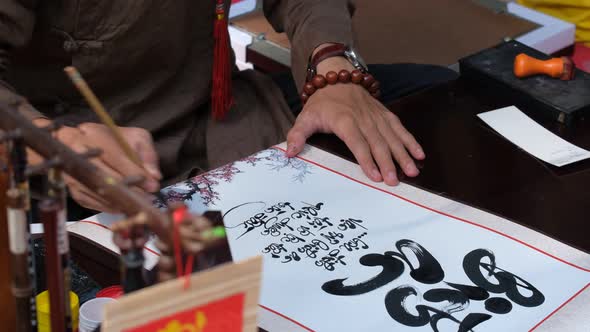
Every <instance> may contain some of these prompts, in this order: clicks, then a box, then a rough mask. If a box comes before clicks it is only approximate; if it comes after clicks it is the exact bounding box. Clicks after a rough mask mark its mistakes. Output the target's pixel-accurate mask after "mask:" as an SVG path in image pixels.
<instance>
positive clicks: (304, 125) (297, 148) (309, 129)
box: [287, 110, 318, 158]
mask: <svg viewBox="0 0 590 332" xmlns="http://www.w3.org/2000/svg"><path fill="white" fill-rule="evenodd" d="M311 114H312V113H311V112H310V111H309V110H306V111H303V112H301V114H300V115H299V116H298V117H297V120H296V121H295V125H293V128H291V130H290V131H289V133H288V134H287V157H289V158H293V157H295V156H296V155H297V154H299V153H300V152H301V151H302V150H303V147H304V146H305V142H306V141H307V139H308V138H309V136H311V135H312V134H313V133H315V132H316V131H317V128H318V124H317V123H316V121H317V120H314V118H313V117H312V116H311Z"/></svg>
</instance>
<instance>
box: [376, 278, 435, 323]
mask: <svg viewBox="0 0 590 332" xmlns="http://www.w3.org/2000/svg"><path fill="white" fill-rule="evenodd" d="M411 295H414V296H417V295H418V291H416V289H414V287H412V286H407V285H405V286H399V287H397V288H394V289H392V290H390V291H389V292H388V293H387V295H386V296H385V309H387V313H388V314H389V316H391V318H393V319H394V320H395V321H396V322H398V323H400V324H403V325H405V326H413V327H418V326H424V325H426V324H428V323H429V322H430V313H429V312H428V307H426V306H425V305H417V306H416V311H417V312H418V315H417V316H416V315H413V314H411V313H410V312H409V311H408V309H407V307H406V303H405V302H406V299H407V298H408V297H409V296H411Z"/></svg>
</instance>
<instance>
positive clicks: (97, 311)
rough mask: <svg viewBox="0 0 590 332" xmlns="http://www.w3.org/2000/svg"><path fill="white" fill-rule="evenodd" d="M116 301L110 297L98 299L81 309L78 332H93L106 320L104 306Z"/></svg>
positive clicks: (85, 304) (87, 303)
mask: <svg viewBox="0 0 590 332" xmlns="http://www.w3.org/2000/svg"><path fill="white" fill-rule="evenodd" d="M112 301H115V300H114V299H112V298H109V297H98V298H95V299H92V300H90V301H88V302H86V303H84V304H83V305H82V306H81V307H80V313H79V321H78V331H79V332H93V331H94V330H95V329H96V328H97V327H98V325H100V323H101V322H102V320H103V318H104V306H105V305H106V304H107V303H109V302H112Z"/></svg>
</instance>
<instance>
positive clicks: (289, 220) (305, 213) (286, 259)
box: [224, 201, 369, 271]
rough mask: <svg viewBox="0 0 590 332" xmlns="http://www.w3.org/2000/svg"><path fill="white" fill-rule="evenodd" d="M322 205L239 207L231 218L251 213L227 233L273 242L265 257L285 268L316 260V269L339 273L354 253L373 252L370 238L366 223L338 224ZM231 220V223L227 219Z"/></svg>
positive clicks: (349, 221) (257, 204) (250, 204)
mask: <svg viewBox="0 0 590 332" xmlns="http://www.w3.org/2000/svg"><path fill="white" fill-rule="evenodd" d="M324 206H325V204H324V203H322V202H319V203H316V204H309V203H305V202H301V205H298V204H294V203H291V202H279V203H276V204H274V205H271V204H268V203H265V202H261V201H257V202H248V203H243V204H240V205H237V206H235V207H233V208H231V209H229V210H228V211H227V212H226V213H225V215H224V218H225V217H227V216H228V215H230V214H233V213H236V211H240V213H245V212H246V211H242V210H244V209H248V210H247V212H248V214H247V215H248V216H249V217H247V218H245V219H242V221H241V222H240V223H238V224H237V225H234V226H227V229H229V230H231V229H237V230H240V231H241V233H240V234H239V235H238V236H237V237H236V240H239V239H240V238H242V237H244V236H246V235H248V234H250V233H252V232H255V231H257V232H259V234H260V235H262V236H264V237H268V238H270V239H272V242H270V243H269V244H267V245H266V246H265V247H264V248H263V249H262V253H263V254H266V255H269V256H270V257H271V258H273V259H277V260H279V261H280V262H281V263H283V264H287V263H295V262H301V261H304V260H312V261H313V262H314V265H315V266H317V267H320V268H323V269H325V270H326V271H335V270H336V268H337V267H338V266H344V265H346V264H347V263H346V255H347V254H348V253H350V252H356V251H359V250H366V249H369V245H368V244H367V242H365V236H366V235H367V234H368V233H367V231H368V229H367V227H365V226H364V225H363V220H361V219H355V218H342V219H336V220H339V221H334V220H333V219H332V218H331V217H330V216H326V215H324V210H323V209H324ZM226 220H228V219H226Z"/></svg>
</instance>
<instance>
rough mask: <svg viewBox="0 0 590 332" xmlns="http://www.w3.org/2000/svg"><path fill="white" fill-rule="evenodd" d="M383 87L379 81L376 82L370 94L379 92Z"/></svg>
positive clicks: (370, 88) (372, 85)
mask: <svg viewBox="0 0 590 332" xmlns="http://www.w3.org/2000/svg"><path fill="white" fill-rule="evenodd" d="M380 87H381V84H379V81H375V82H373V84H371V86H370V87H369V92H370V93H375V92H377V91H379V88H380Z"/></svg>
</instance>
